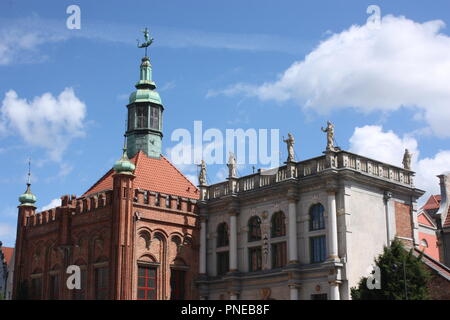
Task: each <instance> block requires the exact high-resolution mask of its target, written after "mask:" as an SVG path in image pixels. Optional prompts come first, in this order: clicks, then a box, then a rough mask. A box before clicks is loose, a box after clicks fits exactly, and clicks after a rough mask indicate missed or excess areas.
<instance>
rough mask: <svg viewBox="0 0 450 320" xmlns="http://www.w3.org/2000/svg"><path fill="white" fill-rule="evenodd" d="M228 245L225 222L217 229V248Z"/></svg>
mask: <svg viewBox="0 0 450 320" xmlns="http://www.w3.org/2000/svg"><path fill="white" fill-rule="evenodd" d="M228 244H229V240H228V225H227V224H226V223H225V222H222V223H221V224H219V226H218V227H217V247H218V248H220V247H226V246H228Z"/></svg>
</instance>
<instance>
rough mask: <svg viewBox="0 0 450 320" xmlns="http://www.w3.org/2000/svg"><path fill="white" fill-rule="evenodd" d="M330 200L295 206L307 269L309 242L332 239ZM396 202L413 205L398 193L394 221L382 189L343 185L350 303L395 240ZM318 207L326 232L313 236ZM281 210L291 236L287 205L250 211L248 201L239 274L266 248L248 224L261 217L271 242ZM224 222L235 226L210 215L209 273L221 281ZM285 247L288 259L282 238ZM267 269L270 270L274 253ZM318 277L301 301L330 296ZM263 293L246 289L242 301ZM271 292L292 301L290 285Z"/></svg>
mask: <svg viewBox="0 0 450 320" xmlns="http://www.w3.org/2000/svg"><path fill="white" fill-rule="evenodd" d="M327 197H328V194H327V191H326V190H325V189H322V190H316V191H309V192H303V193H301V194H299V200H298V202H297V206H296V210H297V219H296V223H297V244H298V258H299V261H300V263H301V264H303V265H308V264H310V263H311V260H310V238H311V237H313V236H319V235H325V236H328V230H327V228H328V213H329V211H330V210H329V208H328V201H327ZM395 201H399V202H403V203H407V204H408V203H409V202H408V201H411V199H410V198H408V197H403V198H402V197H399V196H398V195H397V194H395V193H394V194H393V198H391V199H390V200H389V201H388V214H389V217H388V218H387V217H386V207H385V201H384V190H383V189H381V188H378V187H373V186H370V185H369V184H358V183H355V182H353V181H340V184H339V186H338V189H337V192H336V212H337V232H338V253H339V257H340V258H341V261H342V262H343V263H344V267H343V269H342V279H343V282H342V284H341V285H340V297H341V299H350V288H351V287H353V286H356V285H357V283H358V282H359V280H360V278H361V277H363V276H366V275H368V272H369V270H370V269H369V268H370V267H371V266H372V265H373V264H374V258H375V257H376V256H378V255H379V254H380V253H382V252H383V247H384V246H385V245H386V244H387V243H388V238H389V239H391V240H392V239H394V237H395V234H396V226H395V206H394V203H395ZM316 203H321V204H322V205H323V207H324V209H325V211H324V218H325V229H324V230H317V231H309V209H310V208H311V206H312V205H314V204H316ZM280 210H281V211H283V212H284V214H285V218H286V220H285V221H286V233H287V232H288V230H289V226H288V201H287V199H278V200H273V201H265V199H264V198H263V197H262V198H261V202H260V203H258V204H257V205H246V204H245V202H244V201H241V208H240V213H239V214H238V216H237V230H238V237H237V244H238V253H237V254H238V270H239V271H240V272H248V271H249V263H248V247H251V246H256V245H261V244H262V243H261V242H251V243H248V241H247V237H248V221H249V219H250V218H251V217H252V216H253V215H258V216H259V217H260V218H261V220H262V236H263V237H264V234H265V233H266V234H267V235H268V238H269V241H270V240H271V238H270V221H271V217H272V215H273V214H274V213H275V212H277V211H280ZM264 215H267V216H266V218H264ZM387 220H389V222H390V228H389V231H390V235H389V236H388V234H387V232H388V228H387V225H386V223H387ZM221 222H226V223H227V224H228V226H230V223H229V215H228V214H227V212H223V213H213V214H209V218H208V223H207V228H208V230H207V272H208V274H209V275H210V276H215V275H216V240H217V232H216V230H217V226H218V225H219V223H221ZM283 241H286V243H287V253H288V252H289V243H288V237H287V235H286V237H285V238H283ZM327 245H328V241H327ZM226 250H228V248H226ZM269 252H270V250H269ZM263 259H264V256H263ZM287 260H289V259H287ZM268 263H269V264H268V266H269V269H270V267H271V266H270V265H271V257H270V253H269V257H268ZM263 265H264V261H263ZM315 277H316V276H313V277H312V278H311V279H307V280H304V281H303V280H302V285H301V286H300V290H299V298H300V299H310V298H311V295H312V294H321V293H326V294H328V295H329V284H328V279H327V275H319V276H317V277H316V278H315ZM346 280H348V282H347V281H346ZM261 288H264V284H263V283H261ZM261 288H257V287H251V288H250V287H247V288H246V287H244V288H242V291H241V293H240V299H257V298H258V297H259V295H260V292H259V290H260V289H261ZM271 288H272V295H271V297H272V298H275V299H289V287H288V286H287V283H284V284H281V283H280V285H279V286H271ZM215 295H217V297H216V298H217V299H218V298H219V295H220V293H214V294H212V295H210V299H215Z"/></svg>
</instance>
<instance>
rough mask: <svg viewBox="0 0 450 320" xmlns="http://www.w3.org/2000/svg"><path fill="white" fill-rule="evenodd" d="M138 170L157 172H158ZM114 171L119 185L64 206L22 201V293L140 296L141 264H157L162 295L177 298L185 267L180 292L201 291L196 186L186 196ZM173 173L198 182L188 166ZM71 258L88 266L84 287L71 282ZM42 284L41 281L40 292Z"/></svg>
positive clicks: (18, 272) (193, 294)
mask: <svg viewBox="0 0 450 320" xmlns="http://www.w3.org/2000/svg"><path fill="white" fill-rule="evenodd" d="M140 156H141V157H146V156H145V155H143V154H141V155H140ZM135 161H137V160H135ZM152 161H153V160H152ZM155 161H156V160H155ZM160 161H167V160H165V159H161V160H160ZM136 171H138V170H136ZM139 174H147V175H149V176H148V177H147V179H152V173H149V172H145V171H142V170H140V171H139ZM111 178H112V179H113V185H112V189H109V190H103V191H101V192H96V193H90V194H87V195H84V196H82V197H79V198H77V197H76V196H73V195H72V196H68V195H66V196H63V197H62V198H61V199H62V204H61V206H60V207H57V208H53V209H50V210H47V211H44V212H41V213H36V212H35V208H34V207H33V206H20V207H19V217H18V230H17V241H16V250H17V251H16V257H15V259H16V260H15V277H14V293H13V295H14V297H15V298H40V299H51V298H55V299H75V298H77V297H78V298H79V296H80V295H81V296H82V299H100V298H106V299H137V297H138V296H137V288H138V277H137V273H138V266H139V265H141V266H150V267H152V268H154V269H155V270H156V281H155V282H156V285H155V288H156V295H155V298H156V299H162V300H164V299H170V298H171V279H170V278H171V271H172V270H179V271H180V272H182V273H183V274H184V276H183V278H182V280H181V281H184V283H183V285H182V287H183V288H184V289H183V290H182V291H183V292H182V293H180V295H179V296H178V298H184V299H196V298H198V294H197V291H196V288H195V287H194V286H193V285H191V284H192V283H194V281H193V279H194V278H195V277H196V275H197V270H198V257H197V256H198V255H197V253H196V252H198V235H197V234H198V224H197V205H196V193H195V192H193V193H192V198H186V197H181V196H178V195H176V194H162V193H160V192H155V190H145V189H142V188H140V186H136V185H135V181H136V177H135V176H134V175H129V174H128V175H127V174H113V175H112V177H111ZM141 178H142V177H141ZM172 178H173V179H175V180H176V179H178V180H179V181H178V182H179V184H180V183H185V184H186V185H187V188H191V189H192V190H193V191H195V190H196V188H195V187H194V186H193V185H192V184H190V183H189V182H187V179H185V178H184V177H183V176H181V174H180V176H179V177H172ZM102 179H105V177H103V178H102ZM153 179H158V177H157V176H156V177H155V176H154V175H153ZM173 183H174V184H176V183H177V181H173ZM156 191H158V190H156ZM166 191H167V190H166ZM70 265H77V266H79V267H80V268H81V270H82V273H83V274H85V277H86V280H84V278H83V276H82V288H81V290H80V291H79V290H69V289H68V288H67V286H66V279H67V277H68V276H69V274H67V273H66V269H67V267H68V266H70ZM99 268H103V270H106V274H107V278H108V281H107V284H105V283H103V284H102V285H101V286H100V285H99V284H98V282H99V279H96V273H99V271H96V270H97V269H99ZM33 279H37V280H33ZM39 282H40V285H36V283H39ZM178 285H179V284H178ZM36 287H38V288H39V287H41V290H39V292H38V293H37V292H36V290H35V288H36ZM100 289H104V290H106V291H105V292H106V293H105V295H103V296H102V295H100V294H99V291H100Z"/></svg>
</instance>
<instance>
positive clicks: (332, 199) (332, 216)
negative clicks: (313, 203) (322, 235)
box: [327, 189, 339, 261]
mask: <svg viewBox="0 0 450 320" xmlns="http://www.w3.org/2000/svg"><path fill="white" fill-rule="evenodd" d="M327 202H328V228H327V229H328V230H327V232H328V259H329V260H333V261H337V260H339V256H338V237H337V216H336V191H335V190H334V189H330V190H328V201H327Z"/></svg>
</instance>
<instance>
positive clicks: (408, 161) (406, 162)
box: [403, 149, 412, 170]
mask: <svg viewBox="0 0 450 320" xmlns="http://www.w3.org/2000/svg"><path fill="white" fill-rule="evenodd" d="M411 157H412V153H409V150H408V149H405V154H404V155H403V168H405V169H406V170H411Z"/></svg>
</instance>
